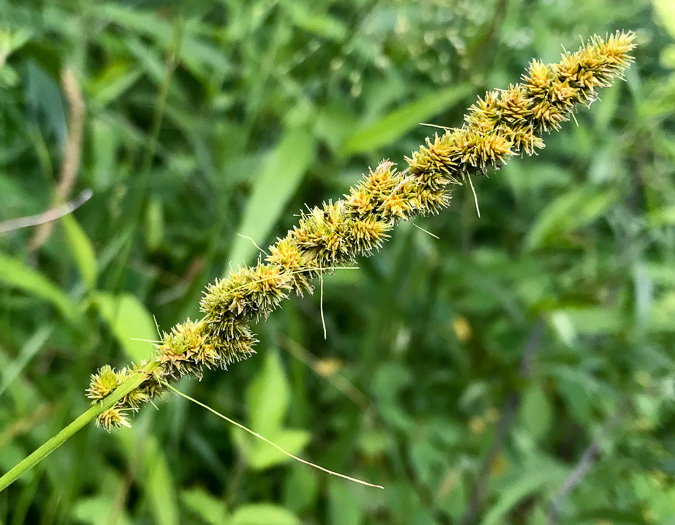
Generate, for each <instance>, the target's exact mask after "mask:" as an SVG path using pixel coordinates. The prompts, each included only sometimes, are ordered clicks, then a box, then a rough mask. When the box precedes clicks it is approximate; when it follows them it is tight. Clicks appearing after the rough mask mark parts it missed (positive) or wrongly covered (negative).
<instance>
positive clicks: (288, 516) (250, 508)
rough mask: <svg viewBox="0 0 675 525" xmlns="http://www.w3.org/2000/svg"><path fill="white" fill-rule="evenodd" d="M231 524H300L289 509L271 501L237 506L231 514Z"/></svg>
mask: <svg viewBox="0 0 675 525" xmlns="http://www.w3.org/2000/svg"><path fill="white" fill-rule="evenodd" d="M230 523H231V524H232V525H300V519H299V518H298V517H297V516H296V515H295V514H293V513H292V512H291V511H290V510H287V509H285V508H283V507H279V506H277V505H272V504H271V503H257V504H254V505H245V506H243V507H239V508H238V509H237V510H236V511H235V513H234V514H233V515H232V519H231V521H230Z"/></svg>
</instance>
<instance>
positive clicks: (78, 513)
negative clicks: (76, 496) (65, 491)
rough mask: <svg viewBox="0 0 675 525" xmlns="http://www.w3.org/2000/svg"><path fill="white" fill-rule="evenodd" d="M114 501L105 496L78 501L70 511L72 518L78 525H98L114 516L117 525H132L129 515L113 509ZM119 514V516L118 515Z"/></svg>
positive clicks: (100, 495)
mask: <svg viewBox="0 0 675 525" xmlns="http://www.w3.org/2000/svg"><path fill="white" fill-rule="evenodd" d="M113 505H115V500H114V499H112V498H110V496H108V495H105V494H99V495H96V496H91V497H87V498H82V499H80V500H79V501H78V502H77V503H76V504H75V506H74V507H73V510H72V516H73V518H75V520H77V522H78V523H88V524H90V525H98V524H100V523H101V522H102V521H105V519H106V518H107V517H108V516H111V515H113V514H114V515H115V516H117V520H116V522H115V523H117V525H132V523H133V522H132V521H131V520H130V519H129V515H128V514H127V513H126V512H121V513H120V510H121V509H116V508H113ZM118 513H119V515H118Z"/></svg>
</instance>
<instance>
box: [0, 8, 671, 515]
mask: <svg viewBox="0 0 675 525" xmlns="http://www.w3.org/2000/svg"><path fill="white" fill-rule="evenodd" d="M617 29H625V30H634V31H636V32H637V34H638V39H637V42H638V44H639V47H638V49H637V50H636V53H635V55H636V63H635V64H634V65H633V67H632V68H631V69H630V70H629V71H628V74H627V79H626V80H627V82H625V83H620V84H619V85H617V86H615V87H613V88H611V89H608V90H605V91H603V92H602V94H601V101H600V102H597V103H596V104H594V105H593V107H592V108H591V109H590V110H582V111H581V112H579V114H578V115H577V119H576V120H577V124H576V125H575V123H574V122H572V123H568V124H567V125H566V126H565V127H564V129H563V131H562V132H561V133H557V134H554V135H551V136H548V137H546V144H547V147H546V149H545V150H544V151H543V152H542V153H540V154H539V155H538V156H537V157H535V158H528V159H514V160H512V161H511V163H510V164H509V166H508V167H507V168H505V169H503V170H501V171H500V172H498V173H494V174H493V175H492V176H491V177H490V178H489V179H481V180H479V181H474V183H475V185H476V189H477V193H478V199H479V203H480V208H481V218H480V219H479V218H477V216H476V212H475V209H474V202H473V197H472V195H471V193H470V192H467V191H464V190H463V189H460V190H459V191H455V194H454V201H453V205H452V207H451V209H450V210H447V211H446V212H445V213H443V214H442V215H440V216H438V217H433V218H427V219H423V220H417V221H416V222H417V223H418V224H419V225H420V226H422V227H423V228H425V229H427V230H430V231H432V232H433V233H434V234H436V235H438V236H439V237H440V239H439V240H436V239H434V238H432V237H430V236H428V235H426V234H425V233H424V232H422V231H420V230H419V229H416V228H414V227H413V226H412V225H411V224H402V225H401V226H400V227H399V228H397V230H396V231H395V232H394V234H393V236H392V239H391V241H390V242H389V243H387V245H386V246H385V247H384V249H383V250H381V252H380V253H378V254H376V255H375V256H374V257H372V258H370V259H367V260H360V261H358V265H359V266H360V269H359V270H358V271H341V272H338V273H337V274H335V275H334V276H331V277H330V278H327V279H326V281H325V286H324V297H323V310H324V312H325V318H326V327H327V339H326V340H324V338H323V330H322V326H321V316H320V297H319V294H318V293H317V294H315V295H314V296H309V297H304V298H301V299H293V300H292V301H288V302H286V303H285V304H284V306H283V309H281V310H280V311H278V312H276V313H275V314H274V315H273V316H272V317H271V318H270V319H269V321H268V322H267V323H265V324H259V325H258V326H257V331H258V334H259V339H260V343H259V344H258V346H257V349H258V355H256V356H253V357H252V358H250V359H249V360H247V361H245V362H242V363H239V364H237V365H236V366H232V367H231V368H230V370H229V371H227V372H226V373H225V372H212V373H210V374H206V375H205V377H204V379H203V380H202V381H201V382H196V381H183V382H182V383H181V385H180V388H181V389H182V390H183V391H185V392H187V393H189V394H191V395H192V396H194V397H196V398H197V399H199V400H200V401H203V402H205V403H207V404H209V405H210V406H212V407H213V408H215V409H217V410H220V411H222V412H224V413H225V414H227V415H229V416H231V417H234V418H236V419H238V420H240V421H242V422H245V423H247V424H248V425H249V426H251V427H252V428H253V429H255V430H257V431H259V432H261V433H262V434H263V435H265V436H267V437H269V438H271V439H273V440H274V441H276V442H278V443H279V444H280V445H282V446H284V447H286V448H288V449H289V450H291V451H293V452H297V453H298V454H300V455H302V456H304V457H307V458H310V459H311V460H313V461H315V462H317V463H319V464H321V465H323V466H325V467H328V468H331V469H334V470H338V471H341V472H344V473H347V474H350V475H355V476H357V477H361V478H365V479H367V480H368V481H371V482H375V483H380V484H382V485H384V486H385V490H384V491H378V490H377V489H369V488H366V487H362V486H358V485H353V484H349V483H347V482H345V481H344V480H340V479H336V478H332V477H329V476H327V475H325V474H323V473H320V472H318V471H315V470H312V469H310V468H308V467H305V466H303V465H300V464H298V463H295V462H289V461H288V460H287V458H285V457H283V456H281V455H280V454H278V453H277V452H276V451H275V450H274V449H272V448H271V447H269V446H268V445H266V444H264V443H262V442H254V441H252V440H250V439H248V436H247V435H245V434H242V433H240V432H238V431H237V429H235V428H233V427H231V426H229V425H227V424H225V423H224V422H223V421H222V420H219V419H217V418H215V417H214V416H212V415H210V414H209V413H207V412H206V411H204V410H203V409H201V408H199V407H197V406H195V405H192V404H189V403H187V402H186V401H185V400H183V399H180V398H178V397H177V396H167V397H168V398H169V399H168V402H163V403H161V404H160V405H159V407H158V408H159V410H158V411H155V410H153V409H152V407H150V408H146V409H145V410H144V411H142V413H141V414H140V415H139V416H137V417H135V418H134V420H133V424H134V426H133V428H132V429H130V430H122V431H118V432H114V433H113V434H111V435H108V434H106V433H105V432H104V431H102V430H101V429H98V428H95V427H94V426H93V425H91V426H90V427H88V428H86V429H85V430H83V431H82V432H80V433H79V434H77V435H76V436H75V437H74V438H72V439H71V440H70V441H68V442H67V443H66V444H65V445H64V446H63V447H62V448H60V449H59V450H58V451H57V452H55V453H54V454H53V455H52V456H50V457H49V458H48V459H47V460H46V461H44V462H43V463H41V464H40V465H39V466H38V468H36V469H35V470H33V471H31V472H30V473H29V474H28V475H27V476H25V477H23V478H22V479H21V480H19V481H18V482H17V483H15V484H14V485H13V486H12V487H10V489H8V490H6V491H5V492H3V493H2V494H0V522H2V523H8V524H21V523H40V524H52V523H92V524H94V523H95V524H101V523H159V524H163V525H164V524H168V525H171V524H177V523H198V522H199V523H213V524H221V523H228V524H229V523H232V524H235V525H245V524H255V525H262V524H270V525H284V524H296V523H306V524H323V523H327V524H331V525H356V524H366V523H368V524H370V523H383V524H384V523H386V524H401V525H403V524H406V525H407V524H433V523H438V524H450V523H474V522H476V523H483V524H499V523H514V524H543V523H547V522H548V523H575V524H576V523H592V524H596V525H601V524H603V525H606V524H609V523H617V524H618V523H658V524H667V523H675V519H674V518H673V516H675V478H674V476H675V459H674V453H675V437H674V436H673V432H672V428H673V424H675V411H674V410H673V401H675V371H674V367H673V362H674V359H675V355H674V354H673V345H672V338H673V335H674V333H675V323H674V322H673V318H674V316H675V180H674V178H673V172H674V169H673V158H674V157H675V122H674V121H673V114H674V112H675V6H674V5H673V3H672V2H669V1H668V0H653V1H652V2H650V1H647V0H633V1H622V2H614V1H611V0H596V1H593V2H587V1H586V0H547V1H535V0H484V1H482V2H476V1H475V0H454V1H453V0H446V1H443V0H424V1H412V0H398V1H393V2H385V1H367V0H344V1H339V2H337V1H329V0H319V1H315V0H312V1H310V0H294V1H291V0H278V1H269V0H249V1H237V0H223V1H220V2H199V3H198V2H190V3H186V4H185V5H179V4H176V3H174V2H169V1H166V2H163V1H161V0H156V1H152V0H149V1H146V2H124V3H123V2H118V3H115V2H87V1H86V0H79V1H74V2H66V1H58V0H57V1H49V2H47V1H44V2H33V1H21V2H18V1H17V2H11V1H10V2H9V3H7V0H5V1H4V2H0V115H1V117H0V118H1V119H2V120H1V123H2V124H1V125H0V223H1V222H2V221H8V220H10V219H14V218H16V217H22V216H27V215H32V214H36V213H40V212H42V211H44V210H46V209H49V208H50V207H54V206H56V205H58V204H60V203H61V202H62V200H63V198H73V197H75V196H76V195H77V194H78V193H79V192H80V191H82V190H84V189H86V188H89V189H91V190H92V191H93V197H92V198H91V200H90V201H89V202H87V203H86V204H84V205H83V206H82V207H81V208H80V209H78V210H77V211H76V212H75V213H74V214H73V215H69V216H68V217H66V218H64V219H62V220H60V221H58V223H56V224H55V226H54V229H53V231H52V232H51V234H49V233H50V232H46V231H42V233H40V234H38V233H36V229H35V228H26V229H19V230H13V231H9V232H6V233H4V234H1V235H0V356H1V357H0V363H1V364H0V471H2V472H5V471H7V470H8V469H9V468H11V467H12V466H13V465H14V464H15V463H16V462H18V461H19V460H20V459H21V458H23V457H25V455H27V454H28V453H29V452H30V451H32V450H33V449H35V448H36V447H37V446H38V445H40V444H41V443H42V442H43V441H45V440H46V439H47V438H48V437H49V436H51V435H52V434H54V433H55V432H56V431H57V430H59V429H60V428H61V427H63V426H64V425H65V424H66V423H67V422H69V421H70V420H71V419H72V418H73V417H74V416H76V415H78V414H79V413H80V412H82V411H83V410H84V409H86V407H87V400H86V399H85V397H84V389H85V388H86V387H87V385H88V381H89V374H91V373H92V372H93V371H95V370H96V368H98V367H99V366H101V365H103V364H105V363H111V364H113V365H115V366H118V367H119V366H124V365H125V364H127V363H129V362H131V361H132V360H133V361H136V362H137V361H138V360H140V359H142V358H143V357H145V356H147V354H148V352H149V350H150V344H149V343H147V342H144V341H138V340H132V339H131V338H140V339H151V340H152V339H156V338H157V335H156V331H155V326H154V322H153V319H152V316H155V317H156V320H157V323H158V324H159V326H160V327H161V328H163V329H165V330H168V329H169V328H170V327H171V326H172V325H173V324H174V323H176V322H180V321H183V320H184V319H185V318H186V317H188V316H191V317H192V318H193V319H194V318H195V317H196V316H197V315H198V312H197V304H198V301H199V298H200V295H201V290H202V288H203V287H204V285H205V284H206V283H208V282H210V281H212V280H213V279H214V278H215V277H217V276H220V275H222V274H223V273H224V272H225V271H226V270H227V268H228V267H229V266H230V265H235V266H236V265H237V264H241V263H243V262H245V261H249V262H250V261H253V260H254V259H255V257H256V253H257V250H256V249H255V247H254V246H253V244H252V243H251V241H250V240H248V239H245V238H243V237H239V236H237V235H236V234H237V233H240V234H243V235H246V236H249V237H251V238H253V239H254V240H255V241H256V242H258V243H259V244H260V245H261V246H263V245H265V243H268V242H270V241H272V240H273V239H274V238H275V237H276V236H280V235H283V234H284V233H285V232H286V230H287V229H288V228H289V227H291V226H292V225H293V224H294V223H295V221H296V220H297V217H295V214H296V213H297V210H299V209H300V208H301V207H302V206H303V203H305V202H306V203H310V204H316V203H319V202H320V201H321V200H324V199H329V198H337V197H339V196H341V195H342V194H343V193H344V192H345V191H346V190H347V188H348V187H349V186H350V185H351V184H353V183H354V182H356V181H357V180H358V178H359V177H360V174H361V173H363V172H364V171H365V170H366V169H367V167H368V166H369V165H370V166H375V165H376V164H377V163H378V162H379V160H380V159H382V158H383V157H386V158H391V159H392V160H393V161H395V162H402V161H403V157H404V155H406V154H409V153H410V152H411V151H412V150H413V149H415V148H416V147H417V145H418V144H420V143H421V142H422V141H423V139H424V137H425V136H427V135H430V134H433V132H434V129H433V128H429V127H423V126H420V125H419V123H420V122H430V123H434V124H438V125H448V126H453V125H460V124H461V119H462V115H463V113H464V110H465V108H466V107H467V106H468V105H470V104H471V103H472V102H473V101H474V100H475V97H476V96H478V95H482V94H483V93H484V91H485V90H486V89H490V88H499V87H506V86H507V85H508V84H509V83H511V82H516V81H518V79H519V76H520V74H521V72H522V69H523V68H524V67H525V66H526V65H527V63H528V62H529V60H530V59H531V58H532V57H538V58H542V59H543V60H545V61H547V62H551V61H556V60H557V59H558V56H559V53H560V51H561V47H560V46H561V44H562V45H563V46H564V47H565V48H567V49H571V50H573V49H576V47H578V45H580V41H579V35H581V36H582V38H587V37H590V36H591V35H592V34H594V33H599V34H605V33H606V32H613V31H615V30H617ZM67 71H71V73H67ZM64 72H66V73H65V74H64ZM62 76H63V77H64V78H65V79H66V80H65V81H62V80H61V77H62ZM71 77H72V78H71ZM68 79H70V80H68ZM78 91H79V92H80V94H79V96H78ZM80 96H81V99H82V100H83V103H84V108H85V111H84V115H83V116H81V115H80V113H79V112H78V104H77V101H78V98H79V97H80ZM79 121H81V122H82V123H83V128H82V133H81V139H80V138H79V137H78V129H77V128H78V122H79ZM69 148H70V151H71V152H70V153H67V152H68V151H69ZM78 154H81V158H80V159H78ZM68 161H69V162H71V164H68ZM78 165H79V169H77V168H78ZM69 166H70V167H69ZM69 173H70V174H74V175H75V177H74V179H73V180H72V181H68V180H66V181H63V177H64V174H65V175H66V177H68V174H69Z"/></svg>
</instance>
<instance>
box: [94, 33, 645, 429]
mask: <svg viewBox="0 0 675 525" xmlns="http://www.w3.org/2000/svg"><path fill="white" fill-rule="evenodd" d="M633 38H634V35H633V34H632V33H616V34H613V35H610V36H609V37H607V38H605V39H602V38H600V37H594V38H593V39H592V40H591V41H590V42H589V43H588V45H586V46H584V47H582V48H581V49H580V50H579V51H577V52H576V53H565V54H564V55H563V57H562V60H561V61H560V62H559V63H557V64H550V65H544V64H543V63H542V62H539V61H537V60H534V61H532V63H531V64H530V66H529V67H528V69H527V71H526V72H525V74H524V75H523V78H522V82H521V83H519V84H515V85H511V86H510V87H509V88H508V89H505V90H500V91H490V92H488V93H487V94H486V95H485V97H484V98H482V99H481V98H479V99H478V102H477V103H475V104H474V105H472V106H471V107H470V108H469V112H468V114H467V115H466V117H465V123H464V125H463V126H462V127H461V128H457V129H447V130H446V132H445V133H444V134H442V135H441V136H438V135H436V136H435V137H434V138H433V140H430V139H427V142H426V145H424V146H422V147H420V149H419V150H418V151H416V152H414V153H413V154H412V156H411V157H410V158H406V160H407V163H408V167H407V168H406V169H405V170H403V171H398V170H397V169H396V166H395V165H394V164H393V163H392V162H390V161H388V160H386V161H383V162H381V163H380V165H379V166H377V168H376V169H375V170H370V172H369V174H368V175H367V176H366V177H364V179H363V180H362V181H361V182H359V183H358V184H356V185H355V186H354V187H353V188H351V190H350V192H349V194H348V195H345V198H344V199H342V200H338V201H336V202H328V203H324V204H323V205H322V206H319V207H315V208H313V209H311V210H309V211H307V212H303V213H302V215H301V218H300V221H299V223H298V225H297V226H296V227H295V228H293V229H292V230H291V231H289V232H288V234H287V235H286V237H284V238H283V239H279V240H278V241H277V242H276V243H275V244H274V245H272V246H270V247H269V254H270V255H269V256H267V258H266V260H265V261H259V262H258V264H257V265H256V266H255V267H244V268H239V269H238V270H237V271H233V272H231V273H230V275H229V276H228V277H227V278H226V279H223V280H218V281H216V282H215V283H214V284H212V285H209V286H208V287H207V289H206V291H205V293H204V297H203V298H202V301H201V305H200V306H201V311H202V312H203V313H204V317H203V318H202V319H201V320H200V321H198V322H193V321H190V320H188V321H187V322H185V323H183V324H178V325H176V326H175V327H174V328H173V329H172V330H171V333H168V334H167V333H165V334H164V336H163V340H162V342H161V343H160V344H158V345H156V352H155V355H154V357H153V358H152V360H153V361H152V362H153V363H154V364H155V365H156V366H155V367H154V370H153V372H152V374H148V377H147V379H146V380H145V381H144V382H143V384H141V386H140V387H139V388H138V389H136V390H134V391H132V392H131V393H129V394H128V395H127V396H125V397H124V398H122V399H121V400H120V401H119V402H118V403H117V404H116V405H115V406H114V407H113V408H112V409H110V410H107V411H106V412H104V413H102V414H101V415H100V416H99V418H98V423H99V424H100V425H101V426H103V427H104V428H106V429H107V430H110V429H111V428H112V427H119V426H128V425H129V423H128V420H127V418H126V415H125V414H126V413H128V412H129V411H135V410H138V408H139V406H140V405H141V404H142V403H144V402H146V401H149V400H151V399H152V398H153V397H155V396H156V395H158V394H159V393H160V392H161V391H162V389H163V384H164V383H165V382H166V381H168V380H170V379H178V378H180V377H182V376H184V375H191V376H196V377H201V375H202V371H203V369H204V367H206V368H212V367H221V368H225V367H227V365H228V364H230V363H232V362H235V361H239V360H241V359H245V358H247V357H248V356H250V355H251V354H252V353H253V352H254V351H253V345H254V343H255V342H256V340H255V337H254V335H253V333H252V332H251V329H250V327H249V324H250V322H251V321H253V320H258V319H265V318H267V316H268V315H269V314H270V313H271V312H272V311H273V310H274V309H275V308H276V307H277V306H278V305H279V304H280V303H281V301H282V300H283V299H285V298H286V297H288V295H289V294H290V293H291V292H294V293H296V294H302V293H303V292H305V291H310V292H311V291H312V287H311V280H312V279H313V278H316V277H318V276H319V274H321V273H322V272H326V271H330V270H331V269H332V268H335V267H336V266H339V265H342V264H345V263H346V262H348V261H350V260H352V259H354V258H356V257H359V256H368V255H370V254H371V253H372V252H373V251H374V250H376V249H377V248H379V246H380V245H381V244H382V242H383V241H384V240H385V239H386V238H387V237H388V232H389V230H390V229H391V228H392V227H393V226H394V225H396V223H397V222H398V221H400V220H407V219H409V218H411V217H412V216H415V215H426V214H436V213H438V212H439V211H440V210H441V209H443V208H445V207H447V206H448V204H449V203H450V196H451V192H450V190H451V187H452V185H455V184H464V183H465V180H466V178H467V177H470V176H472V175H481V174H485V173H486V172H487V171H488V170H489V169H490V168H495V169H499V168H500V167H501V166H502V165H503V164H504V163H505V162H506V160H507V159H508V158H509V157H510V156H512V155H516V154H521V153H526V154H528V155H531V154H532V153H534V151H535V150H536V149H538V148H543V147H544V143H543V141H542V139H541V135H542V133H544V132H548V131H551V130H558V129H559V128H560V125H561V123H562V122H564V121H566V120H568V119H569V118H570V116H571V114H572V112H573V111H574V109H575V107H576V106H577V105H579V104H583V105H589V104H590V103H591V102H593V100H595V99H596V97H597V93H596V89H597V88H600V87H606V86H609V85H610V84H611V82H612V81H613V80H614V79H615V78H617V77H620V76H621V74H622V72H623V70H624V69H625V68H626V67H627V65H628V64H629V63H630V61H631V57H630V56H629V54H628V53H629V52H630V51H631V49H632V48H633V47H634V46H633V43H632V41H633ZM145 365H146V364H145V363H142V364H141V365H139V366H137V367H135V368H133V369H131V370H129V369H126V368H124V369H122V370H121V371H119V372H115V371H114V370H113V369H112V368H111V367H109V366H107V365H106V366H104V367H103V368H101V369H100V370H99V371H98V372H97V373H96V374H94V375H93V376H92V379H91V385H90V387H89V389H88V390H87V395H88V396H89V398H91V399H92V402H93V403H95V402H98V401H100V400H101V399H103V398H105V397H106V396H107V395H108V394H110V392H112V391H113V390H114V389H115V388H116V387H117V386H118V385H120V384H121V383H122V382H123V381H124V380H125V379H126V378H127V377H128V375H129V374H131V373H134V372H136V371H139V370H144V369H145V368H144V367H145Z"/></svg>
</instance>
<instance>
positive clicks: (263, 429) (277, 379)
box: [246, 350, 290, 439]
mask: <svg viewBox="0 0 675 525" xmlns="http://www.w3.org/2000/svg"><path fill="white" fill-rule="evenodd" d="M289 401H290V391H289V386H288V380H287V379H286V375H285V374H284V370H283V367H282V365H281V359H280V357H279V353H278V352H277V351H274V350H272V351H268V352H267V356H266V357H265V364H264V365H263V367H262V369H261V370H260V372H258V374H257V375H256V377H255V378H254V379H253V380H252V381H251V383H250V385H249V387H248V390H247V391H246V404H247V406H248V415H249V418H248V420H249V423H250V426H251V429H252V430H254V431H256V432H259V433H260V434H262V435H263V436H265V437H266V438H268V439H271V436H272V435H274V434H276V433H277V432H278V431H279V429H281V427H282V423H283V421H284V418H285V417H286V410H287V409H288V403H289Z"/></svg>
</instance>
